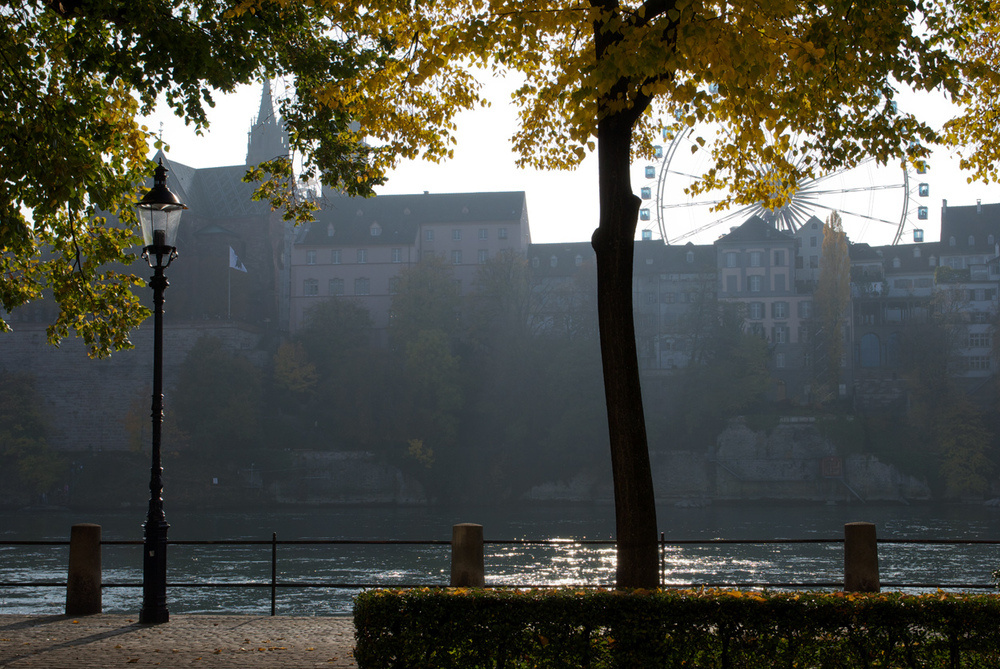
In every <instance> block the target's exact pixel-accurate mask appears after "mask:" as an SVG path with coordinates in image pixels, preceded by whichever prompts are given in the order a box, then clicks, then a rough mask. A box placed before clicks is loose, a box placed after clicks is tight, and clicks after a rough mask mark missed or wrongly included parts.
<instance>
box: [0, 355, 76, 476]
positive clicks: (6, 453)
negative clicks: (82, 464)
mask: <svg viewBox="0 0 1000 669" xmlns="http://www.w3.org/2000/svg"><path fill="white" fill-rule="evenodd" d="M40 404H41V400H40V398H39V396H38V393H37V392H36V390H35V383H34V379H33V378H32V377H30V376H28V375H24V374H10V373H5V372H0V483H2V486H3V487H4V488H7V492H8V493H10V492H14V491H23V492H26V493H28V494H29V495H36V494H40V493H45V492H49V491H50V490H52V488H53V486H54V485H55V484H56V482H57V481H59V480H60V479H62V478H63V476H64V475H65V474H66V471H65V469H66V463H65V462H64V461H63V459H62V458H61V457H59V455H58V454H56V453H55V452H54V451H53V450H52V449H51V448H50V447H49V445H48V442H47V439H46V437H47V434H46V433H47V430H46V427H45V417H44V415H43V414H42V411H41V408H40Z"/></svg>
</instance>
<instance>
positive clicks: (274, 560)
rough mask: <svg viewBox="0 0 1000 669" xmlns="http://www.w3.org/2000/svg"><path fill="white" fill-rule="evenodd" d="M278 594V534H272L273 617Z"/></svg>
mask: <svg viewBox="0 0 1000 669" xmlns="http://www.w3.org/2000/svg"><path fill="white" fill-rule="evenodd" d="M277 594H278V533H277V532H271V615H272V616H273V615H274V609H275V600H276V599H277Z"/></svg>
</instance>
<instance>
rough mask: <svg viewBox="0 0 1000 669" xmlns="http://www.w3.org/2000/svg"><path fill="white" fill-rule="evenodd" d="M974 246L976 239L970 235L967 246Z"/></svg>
mask: <svg viewBox="0 0 1000 669" xmlns="http://www.w3.org/2000/svg"><path fill="white" fill-rule="evenodd" d="M975 245H976V238H975V237H973V236H972V235H969V246H975Z"/></svg>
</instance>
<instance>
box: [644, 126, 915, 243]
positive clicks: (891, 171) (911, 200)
mask: <svg viewBox="0 0 1000 669" xmlns="http://www.w3.org/2000/svg"><path fill="white" fill-rule="evenodd" d="M712 135H713V131H712V129H708V131H707V132H706V129H704V128H699V129H698V130H696V129H694V128H685V129H683V130H681V131H678V132H676V134H673V133H672V130H671V129H670V128H665V129H664V130H663V139H664V142H665V144H666V147H665V148H664V147H663V146H656V147H655V158H656V159H657V161H658V164H646V165H644V166H643V167H642V170H643V172H642V177H641V183H642V184H643V185H642V187H641V189H640V196H641V197H642V199H643V206H642V209H640V212H639V219H640V223H641V224H642V226H643V228H644V229H643V232H642V237H643V239H651V238H652V237H653V234H654V230H655V231H656V232H658V234H659V237H660V238H661V239H662V240H663V241H664V243H667V244H678V243H686V242H689V241H691V242H695V243H711V242H712V241H714V240H715V239H717V238H719V237H720V236H722V235H724V234H726V233H728V232H729V231H730V229H731V228H733V227H736V226H738V225H741V224H742V223H744V222H745V221H746V220H747V219H749V218H750V217H752V216H759V217H760V218H763V219H764V220H768V221H771V222H772V223H773V224H774V226H775V227H776V228H778V229H779V230H784V231H787V232H795V231H796V230H797V229H799V228H800V227H801V226H802V225H804V224H805V223H806V222H807V221H809V220H811V219H812V218H813V217H816V218H818V219H820V220H821V221H822V220H825V219H826V218H827V216H828V215H829V214H830V213H831V212H833V211H836V212H837V213H839V214H840V217H841V220H842V221H843V226H844V231H845V232H846V234H847V237H848V239H849V240H850V241H852V242H865V243H868V244H872V245H884V244H900V243H909V242H922V241H923V228H922V226H923V225H924V224H925V222H926V221H927V218H928V207H927V206H926V202H927V199H926V198H928V197H929V196H930V184H929V183H928V181H927V170H928V166H927V164H926V163H921V164H920V166H919V167H918V169H916V170H912V171H911V170H909V169H906V168H903V167H900V166H886V165H879V164H878V163H877V162H876V161H875V160H874V159H870V160H867V161H864V162H862V163H861V164H859V165H857V166H855V167H853V168H851V169H845V170H837V171H833V172H830V173H827V174H823V175H821V176H817V177H815V178H810V179H805V180H803V181H801V182H799V183H798V184H797V185H796V188H795V190H794V192H793V194H792V195H791V198H790V200H789V202H788V203H787V204H786V205H785V206H783V207H781V208H780V209H778V210H774V211H772V210H769V209H766V208H764V206H763V205H762V204H759V203H758V204H751V205H741V206H734V207H732V208H729V209H723V210H717V205H718V204H719V202H720V201H722V199H723V194H722V193H721V192H720V191H709V192H705V193H700V194H698V195H695V196H692V195H691V194H690V191H689V189H690V187H691V186H692V185H694V184H695V183H697V182H699V181H700V180H701V178H702V175H704V174H705V173H706V172H707V171H708V169H709V168H710V167H711V164H710V159H711V156H710V152H709V151H708V150H707V149H701V148H700V145H699V143H697V142H696V140H697V138H698V137H702V138H703V139H706V140H712V139H713V136H712ZM706 145H707V144H706ZM694 147H697V149H696V150H693V148H694Z"/></svg>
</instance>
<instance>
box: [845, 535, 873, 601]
mask: <svg viewBox="0 0 1000 669" xmlns="http://www.w3.org/2000/svg"><path fill="white" fill-rule="evenodd" d="M881 589H882V586H881V583H880V581H879V573H878V540H877V538H876V536H875V524H874V523H846V524H845V525H844V592H879V591H881Z"/></svg>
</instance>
